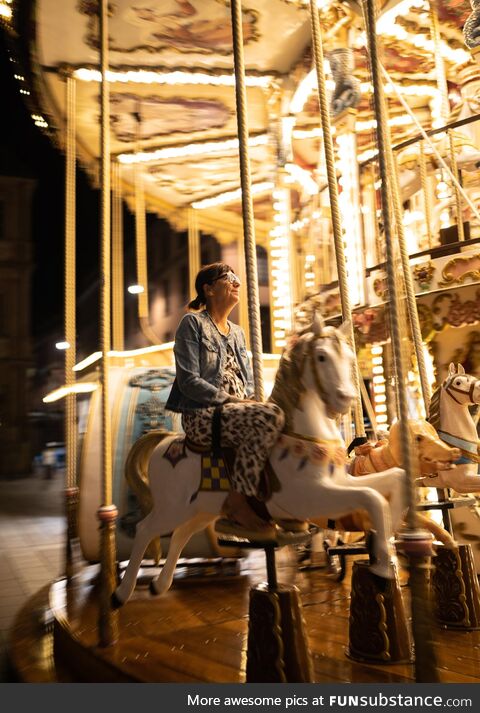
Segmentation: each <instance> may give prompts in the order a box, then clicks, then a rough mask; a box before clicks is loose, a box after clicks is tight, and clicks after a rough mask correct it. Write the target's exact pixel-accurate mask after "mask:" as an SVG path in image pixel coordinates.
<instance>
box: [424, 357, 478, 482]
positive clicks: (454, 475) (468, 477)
mask: <svg viewBox="0 0 480 713" xmlns="http://www.w3.org/2000/svg"><path fill="white" fill-rule="evenodd" d="M474 404H480V379H476V378H475V377H474V376H471V375H470V374H466V373H465V369H464V368H463V366H462V365H461V364H457V366H456V367H455V365H454V364H450V366H449V369H448V376H447V378H446V379H445V381H444V382H443V383H442V385H441V386H440V387H439V388H438V389H437V390H436V391H435V392H434V394H433V396H432V399H431V402H430V413H429V417H428V420H429V422H430V423H431V424H432V426H434V427H435V428H436V430H437V432H438V435H439V436H440V438H441V439H442V440H443V441H445V443H448V445H449V446H454V447H455V448H459V449H460V451H461V457H460V458H459V460H457V461H456V467H455V468H453V469H452V470H440V471H439V472H438V473H436V474H435V475H433V476H429V477H427V478H421V479H419V481H417V482H418V484H419V485H423V486H426V487H433V488H453V490H456V491H457V493H461V494H467V493H479V492H480V476H479V474H478V464H479V463H480V458H479V456H478V435H477V427H476V425H475V421H474V420H473V417H472V415H471V413H470V411H469V409H468V407H469V406H473V405H474Z"/></svg>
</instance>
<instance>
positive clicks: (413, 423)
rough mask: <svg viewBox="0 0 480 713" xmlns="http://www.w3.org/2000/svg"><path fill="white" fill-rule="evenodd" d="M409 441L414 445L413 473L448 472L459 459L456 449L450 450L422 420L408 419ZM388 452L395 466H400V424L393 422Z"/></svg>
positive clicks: (458, 452)
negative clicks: (414, 461)
mask: <svg viewBox="0 0 480 713" xmlns="http://www.w3.org/2000/svg"><path fill="white" fill-rule="evenodd" d="M408 429H409V432H410V439H411V441H412V442H413V443H414V444H415V453H416V457H417V459H418V460H417V461H416V463H415V464H414V465H415V471H416V472H417V473H421V474H422V475H431V474H432V473H436V472H438V471H439V470H448V469H450V468H452V467H453V464H454V462H455V461H456V460H458V458H460V455H461V454H460V451H459V450H458V448H451V447H450V446H449V445H447V444H446V443H444V442H443V441H442V440H441V438H440V436H439V435H438V433H437V431H436V430H435V428H434V427H433V426H432V424H431V423H428V421H425V420H424V419H421V418H418V419H409V420H408ZM388 443H389V447H390V451H391V453H392V456H393V459H394V460H395V462H396V463H397V465H402V462H403V458H402V448H401V441H400V422H399V421H394V422H393V424H392V426H391V428H390V432H389V439H388Z"/></svg>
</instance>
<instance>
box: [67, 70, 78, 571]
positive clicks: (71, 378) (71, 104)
mask: <svg viewBox="0 0 480 713" xmlns="http://www.w3.org/2000/svg"><path fill="white" fill-rule="evenodd" d="M75 88H76V87H75V78H74V77H73V76H71V75H68V76H67V77H66V117H67V121H66V141H65V146H66V151H65V154H66V158H65V298H64V299H65V341H66V342H68V344H69V345H70V346H69V348H68V349H65V386H66V387H67V388H70V387H73V386H74V384H75V372H74V371H73V367H74V366H75V360H76V320H75V311H76V299H75V298H76V280H75V240H76V231H75V191H76V180H75V178H76V176H75V160H76V155H75V154H76V151H75V111H76V106H75V104H76V102H75ZM65 446H66V489H65V498H66V509H67V542H66V545H67V550H66V567H65V569H66V576H67V582H68V581H70V580H71V578H72V576H73V574H74V556H73V544H74V542H75V540H77V538H78V522H77V514H78V513H77V509H78V485H77V400H76V395H75V393H74V392H73V391H72V392H71V393H68V394H67V396H66V399H65Z"/></svg>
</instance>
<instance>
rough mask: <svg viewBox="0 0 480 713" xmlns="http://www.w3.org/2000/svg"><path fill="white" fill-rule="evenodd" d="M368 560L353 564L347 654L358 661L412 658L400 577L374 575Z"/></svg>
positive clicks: (390, 661) (386, 662)
mask: <svg viewBox="0 0 480 713" xmlns="http://www.w3.org/2000/svg"><path fill="white" fill-rule="evenodd" d="M368 565H369V563H368V560H360V561H357V562H354V563H353V571H352V590H351V603H350V623H349V646H348V650H347V656H348V657H349V658H351V659H354V660H355V661H366V662H369V661H371V662H373V661H375V662H376V663H385V664H390V663H405V662H410V661H412V658H413V657H412V643H411V637H410V631H409V628H408V625H407V618H406V615H405V607H404V605H403V599H402V594H401V591H400V583H399V581H398V577H395V579H392V580H387V579H383V578H381V577H378V576H377V575H375V574H372V573H371V572H370V569H369V566H368Z"/></svg>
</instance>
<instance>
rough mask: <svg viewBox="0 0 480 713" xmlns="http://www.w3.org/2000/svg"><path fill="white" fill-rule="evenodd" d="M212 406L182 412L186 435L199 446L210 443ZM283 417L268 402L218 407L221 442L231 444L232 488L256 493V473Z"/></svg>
mask: <svg viewBox="0 0 480 713" xmlns="http://www.w3.org/2000/svg"><path fill="white" fill-rule="evenodd" d="M214 411H215V408H214V407H210V408H205V409H198V410H196V411H189V412H186V413H184V414H183V415H182V425H183V429H184V431H185V433H186V434H187V437H188V438H189V439H190V440H191V441H193V442H194V443H198V445H200V446H210V445H211V444H212V417H213V412H214ZM284 422H285V417H284V415H283V411H282V410H281V408H280V407H279V406H277V405H276V404H272V403H255V402H253V401H249V402H245V403H241V402H240V403H231V404H225V405H224V406H223V408H222V415H221V425H222V435H221V445H222V446H226V447H230V448H235V449H236V456H235V463H234V467H233V473H232V488H233V489H234V490H237V491H238V492H240V493H243V494H244V495H256V494H257V490H258V484H259V482H260V474H261V472H262V470H263V466H264V465H265V463H266V461H267V458H268V456H269V453H270V451H271V449H272V448H273V446H274V444H275V442H276V440H277V439H278V436H279V435H280V433H281V431H282V428H283V425H284Z"/></svg>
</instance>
